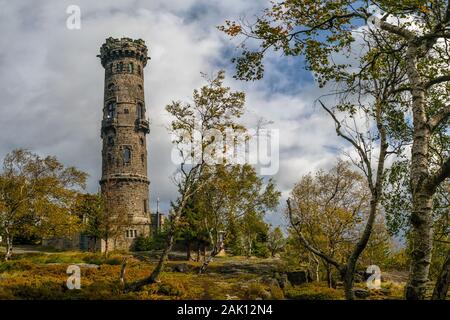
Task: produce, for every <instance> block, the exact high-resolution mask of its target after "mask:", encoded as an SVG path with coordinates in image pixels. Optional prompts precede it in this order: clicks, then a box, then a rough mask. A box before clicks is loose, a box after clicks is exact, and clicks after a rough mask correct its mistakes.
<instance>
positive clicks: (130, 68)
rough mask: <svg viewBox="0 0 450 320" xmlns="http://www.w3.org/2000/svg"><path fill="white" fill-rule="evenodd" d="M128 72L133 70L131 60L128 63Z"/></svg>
mask: <svg viewBox="0 0 450 320" xmlns="http://www.w3.org/2000/svg"><path fill="white" fill-rule="evenodd" d="M128 72H129V73H133V72H134V65H133V62H130V63H129V64H128Z"/></svg>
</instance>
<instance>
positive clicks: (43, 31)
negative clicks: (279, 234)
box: [0, 0, 343, 224]
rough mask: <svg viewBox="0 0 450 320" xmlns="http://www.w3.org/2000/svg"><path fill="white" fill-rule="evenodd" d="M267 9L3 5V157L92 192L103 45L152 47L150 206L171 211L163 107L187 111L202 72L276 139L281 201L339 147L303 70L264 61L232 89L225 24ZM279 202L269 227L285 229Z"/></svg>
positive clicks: (237, 4) (184, 2)
mask: <svg viewBox="0 0 450 320" xmlns="http://www.w3.org/2000/svg"><path fill="white" fill-rule="evenodd" d="M72 4H75V5H78V6H79V7H80V8H81V29H80V30H68V29H67V28H66V19H67V17H68V14H66V8H67V6H69V5H72ZM268 5H269V2H268V1H263V0H253V1H245V2H244V1H238V0H227V1H218V0H165V1H163V0H152V1H148V0H147V1H143V0H142V1H140V0H122V1H101V2H100V1H96V2H94V1H56V0H55V1H31V0H28V1H6V0H0V28H1V30H2V37H0V46H1V48H2V50H1V51H0V68H1V70H2V72H1V73H0V96H1V97H2V105H1V112H2V116H1V118H0V157H3V156H4V155H5V154H6V153H7V152H9V151H11V150H12V149H14V148H20V147H24V148H28V149H30V150H32V151H34V152H37V153H40V154H53V155H56V156H57V157H58V158H59V159H60V160H61V161H63V162H64V163H65V164H66V165H75V166H77V167H79V168H81V169H82V170H84V171H86V172H88V173H89V175H90V178H89V181H88V191H90V192H95V191H96V190H97V188H98V180H99V178H100V173H101V141H100V121H101V109H102V102H103V79H104V73H103V72H104V71H103V69H102V67H101V65H100V61H99V60H98V58H97V57H96V55H97V54H98V52H99V48H100V46H101V44H102V43H103V42H104V40H105V39H106V38H107V37H110V36H112V37H130V38H142V39H144V40H145V42H146V44H147V46H148V47H149V55H150V56H151V60H150V61H149V63H148V65H147V67H146V69H145V94H146V105H147V110H148V116H149V117H150V119H151V122H152V127H151V133H150V135H149V136H148V139H147V140H148V141H147V143H148V151H149V159H148V161H149V177H150V180H151V186H150V189H151V191H150V199H151V207H152V208H153V209H154V208H156V198H157V197H159V198H160V199H161V207H162V208H163V210H167V208H168V205H169V202H170V200H173V199H174V198H175V197H176V190H175V187H174V186H173V184H172V183H171V181H170V177H171V175H172V173H173V171H174V169H175V166H174V165H173V164H171V162H170V151H171V144H170V135H169V133H168V132H167V130H166V126H167V124H168V123H169V121H170V118H169V117H168V115H167V114H166V112H165V110H164V107H165V106H166V105H167V104H168V103H170V102H171V101H172V100H183V101H189V99H190V97H191V94H192V90H193V89H194V88H198V87H200V86H201V85H203V80H202V78H201V76H200V72H205V73H207V74H211V73H213V72H216V71H218V70H219V69H225V70H226V71H227V84H228V85H230V86H231V87H232V88H233V89H234V90H245V91H246V93H247V110H248V112H247V114H246V116H245V117H244V118H243V121H244V123H245V124H246V125H247V126H248V127H250V128H251V127H254V126H255V124H256V121H257V120H258V118H259V117H264V118H265V119H267V120H271V121H273V124H272V125H271V128H274V129H279V130H280V170H279V172H278V173H277V174H276V175H275V176H274V179H275V180H276V181H277V184H278V188H279V189H280V190H281V191H282V192H283V200H284V199H285V198H286V196H287V195H288V193H289V191H290V190H291V188H292V186H293V184H294V183H295V182H296V181H297V180H298V179H299V178H300V177H301V175H302V174H305V173H308V172H310V171H314V170H316V169H318V168H327V167H330V166H332V165H333V163H334V161H335V159H336V154H337V153H338V151H339V149H340V148H341V147H343V144H342V141H340V140H339V139H338V138H337V137H336V134H335V131H334V125H333V123H332V121H330V119H329V118H328V116H327V115H326V114H325V113H324V112H323V111H322V110H320V109H319V108H317V107H314V100H315V99H316V98H318V97H319V96H320V95H322V94H324V93H326V90H325V91H324V90H319V89H318V88H317V86H316V85H315V84H314V82H313V78H312V76H311V74H310V73H309V72H307V71H305V68H304V63H303V60H302V59H301V58H289V59H285V58H282V57H281V55H280V53H271V54H270V55H269V56H268V58H267V59H266V61H265V62H266V68H265V69H266V74H265V78H264V79H263V80H261V81H257V82H243V81H237V80H234V79H233V78H232V75H233V74H234V66H233V65H232V64H231V62H230V60H231V58H232V57H233V56H234V55H235V54H237V51H236V50H235V47H236V45H237V42H236V41H235V40H230V39H229V38H228V37H227V36H226V35H224V34H222V33H221V32H220V31H218V30H217V29H216V26H218V25H220V24H222V23H223V22H224V20H225V19H235V18H239V17H242V16H246V18H247V19H249V20H251V19H252V18H253V17H254V15H256V14H257V13H258V12H260V10H261V9H262V8H264V7H266V6H268ZM283 204H284V201H283V202H281V205H280V208H279V209H278V211H277V212H275V213H273V214H271V215H269V216H268V217H267V219H268V221H269V222H271V223H273V224H284V222H283V218H282V210H283Z"/></svg>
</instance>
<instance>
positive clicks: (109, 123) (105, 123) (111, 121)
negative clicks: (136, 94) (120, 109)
mask: <svg viewBox="0 0 450 320" xmlns="http://www.w3.org/2000/svg"><path fill="white" fill-rule="evenodd" d="M117 124H118V122H117V118H116V117H114V118H106V119H103V120H102V130H103V129H107V128H109V127H113V126H116V125H117Z"/></svg>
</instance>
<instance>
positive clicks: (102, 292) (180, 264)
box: [0, 247, 407, 300]
mask: <svg viewBox="0 0 450 320" xmlns="http://www.w3.org/2000/svg"><path fill="white" fill-rule="evenodd" d="M14 253H15V255H14V257H13V259H12V260H11V261H9V262H1V263H0V299H308V300H311V299H312V300H317V299H343V291H342V289H341V287H340V286H339V284H338V288H337V289H332V288H328V287H327V286H326V284H325V283H322V282H310V279H308V274H307V273H306V272H305V271H304V270H301V269H298V270H291V271H289V272H286V271H285V266H284V265H283V263H282V261H281V260H280V259H258V258H245V257H219V258H217V259H215V260H214V261H213V262H212V263H211V264H210V267H209V268H208V270H207V272H206V273H205V274H198V270H199V268H200V265H201V263H200V262H195V261H184V260H183V259H184V254H183V253H174V254H171V256H170V261H169V262H168V264H167V266H166V268H165V269H164V272H163V274H162V277H161V281H160V282H159V283H156V284H152V285H149V286H146V287H144V288H143V289H142V290H140V291H138V292H127V291H126V290H123V289H122V287H121V285H120V281H119V274H120V270H121V264H122V261H123V258H124V257H125V255H124V254H118V253H114V254H110V255H109V256H108V257H104V256H102V255H101V254H94V253H81V252H64V253H61V252H47V251H45V249H42V248H33V247H19V248H17V249H16V251H15V252H14ZM127 256H128V257H129V258H128V260H127V261H128V262H127V268H126V282H127V283H132V282H133V281H136V280H139V279H142V278H144V277H146V276H148V275H149V274H150V272H151V270H152V269H153V268H154V266H155V263H156V260H157V256H158V253H155V252H153V253H135V254H131V255H127ZM74 264H76V265H78V266H79V267H80V269H81V278H80V283H81V289H80V290H76V289H75V290H69V289H68V288H67V279H68V277H69V275H68V274H67V268H68V267H69V266H70V265H74ZM405 276H407V275H405V274H404V273H400V272H390V273H386V274H384V275H383V282H382V288H381V289H380V290H367V287H366V285H365V282H360V283H356V285H355V287H356V290H357V291H356V293H357V295H358V297H359V298H360V299H400V298H401V296H402V290H403V284H404V280H405Z"/></svg>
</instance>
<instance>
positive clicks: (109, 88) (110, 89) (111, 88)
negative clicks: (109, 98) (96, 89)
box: [108, 83, 114, 91]
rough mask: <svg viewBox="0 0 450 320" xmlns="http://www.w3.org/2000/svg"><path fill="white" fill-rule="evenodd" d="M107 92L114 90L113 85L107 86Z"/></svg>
mask: <svg viewBox="0 0 450 320" xmlns="http://www.w3.org/2000/svg"><path fill="white" fill-rule="evenodd" d="M108 90H109V91H113V90H114V83H110V84H108Z"/></svg>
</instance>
